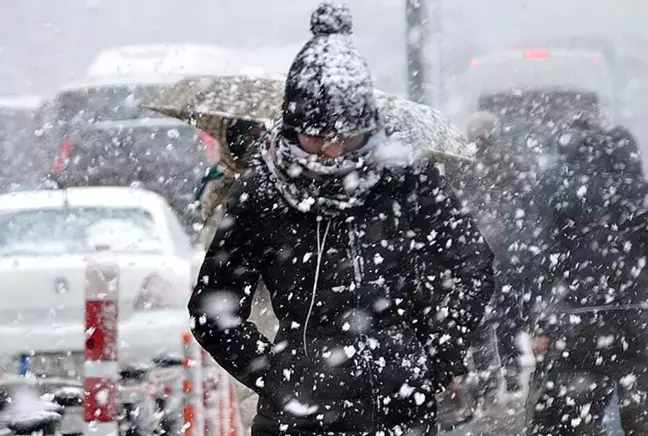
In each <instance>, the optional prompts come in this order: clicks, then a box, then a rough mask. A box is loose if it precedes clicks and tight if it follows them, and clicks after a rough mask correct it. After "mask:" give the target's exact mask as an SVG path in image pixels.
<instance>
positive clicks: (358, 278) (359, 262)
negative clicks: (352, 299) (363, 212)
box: [348, 221, 364, 286]
mask: <svg viewBox="0 0 648 436" xmlns="http://www.w3.org/2000/svg"><path fill="white" fill-rule="evenodd" d="M348 234H349V247H350V250H349V251H350V257H351V260H352V262H353V275H354V279H355V284H356V286H359V285H360V283H361V282H362V278H363V276H364V259H363V257H362V252H361V251H360V248H359V247H358V244H357V243H356V242H357V241H356V234H358V226H357V225H356V224H355V223H354V222H352V221H349V231H348Z"/></svg>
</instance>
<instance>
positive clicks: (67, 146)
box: [54, 138, 76, 174]
mask: <svg viewBox="0 0 648 436" xmlns="http://www.w3.org/2000/svg"><path fill="white" fill-rule="evenodd" d="M75 142H76V140H75V139H74V138H67V139H66V140H65V141H63V142H62V143H61V147H60V148H59V151H58V153H57V155H56V161H55V162H54V173H55V174H60V173H62V172H63V170H64V169H65V162H66V161H67V160H68V158H69V157H70V155H71V154H72V151H73V150H74V143H75Z"/></svg>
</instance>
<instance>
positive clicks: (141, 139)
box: [52, 118, 217, 233]
mask: <svg viewBox="0 0 648 436" xmlns="http://www.w3.org/2000/svg"><path fill="white" fill-rule="evenodd" d="M216 153H217V151H216V143H215V140H214V139H213V138H211V137H210V136H208V135H206V134H204V133H201V132H200V131H199V130H197V129H195V128H194V127H192V126H190V125H187V124H185V123H183V122H181V121H178V120H174V119H167V118H142V119H136V120H121V121H103V122H95V123H92V124H88V125H86V126H85V127H84V128H81V129H79V130H77V131H76V132H73V133H71V134H70V135H69V136H67V137H66V138H65V139H64V140H63V142H62V143H61V146H60V148H59V152H58V155H57V157H56V160H55V162H54V166H53V168H52V178H53V179H54V180H55V182H56V183H57V184H58V185H59V186H61V187H70V186H142V187H144V188H146V189H149V190H151V191H154V192H156V193H158V194H160V195H162V196H163V197H164V198H165V199H166V200H167V201H168V202H169V204H170V205H171V207H172V208H173V209H174V210H175V211H176V212H177V213H178V215H179V216H180V218H181V220H182V223H183V224H184V226H185V227H186V228H187V230H188V231H192V230H195V227H194V225H195V224H197V223H198V222H199V221H200V220H199V218H198V217H197V213H196V212H195V211H194V209H193V208H192V207H191V204H192V203H193V190H194V188H195V187H196V186H197V185H198V182H199V180H200V179H201V177H202V176H203V174H204V172H205V171H206V169H207V168H208V167H209V166H210V164H211V163H212V162H214V161H215V159H216ZM192 233H193V232H192Z"/></svg>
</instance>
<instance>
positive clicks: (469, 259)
mask: <svg viewBox="0 0 648 436" xmlns="http://www.w3.org/2000/svg"><path fill="white" fill-rule="evenodd" d="M415 177H416V178H417V180H416V191H415V195H412V196H410V201H413V202H414V210H415V216H414V220H413V221H414V222H413V225H414V227H415V235H416V236H415V238H416V239H417V241H416V242H417V244H414V246H419V247H420V249H419V250H418V251H417V253H416V256H417V261H416V264H417V269H418V271H417V274H416V275H417V279H416V280H417V283H418V286H417V288H418V291H417V293H418V294H419V296H420V298H421V299H422V303H423V304H422V307H424V309H423V314H424V322H423V327H424V331H425V333H426V336H427V340H426V343H427V346H428V350H429V353H430V356H431V358H432V365H433V366H434V367H436V368H437V370H438V371H439V372H440V374H439V375H440V377H441V380H439V381H440V382H441V383H447V382H448V381H449V380H450V379H451V378H452V376H453V375H454V374H455V373H456V371H458V370H461V365H462V363H463V359H464V357H465V355H466V351H467V349H468V347H469V346H470V343H471V341H472V337H473V336H474V332H475V331H476V330H477V328H478V326H479V324H480V323H481V321H482V318H483V316H484V311H485V308H486V305H487V304H488V303H489V301H490V299H491V297H492V295H493V291H494V289H495V283H494V282H495V280H494V273H493V258H494V256H493V253H492V251H491V249H490V247H489V246H488V244H487V242H486V241H485V240H484V238H483V237H482V235H481V233H480V232H479V230H478V228H477V226H476V224H475V223H474V221H473V219H472V218H471V217H470V215H468V213H467V212H466V211H465V210H462V206H461V203H460V202H459V200H458V198H457V197H456V195H455V193H454V192H453V190H452V188H451V187H450V186H449V185H448V184H447V182H446V179H445V177H443V176H442V175H441V174H440V173H439V171H438V170H437V169H436V167H435V166H434V165H432V164H429V165H427V166H426V167H425V169H424V170H422V171H421V172H420V173H419V174H417V175H416V176H415Z"/></svg>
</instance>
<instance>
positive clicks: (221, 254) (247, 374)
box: [188, 177, 272, 393]
mask: <svg viewBox="0 0 648 436" xmlns="http://www.w3.org/2000/svg"><path fill="white" fill-rule="evenodd" d="M242 179H244V177H242V178H241V179H239V180H238V181H237V182H236V183H235V184H234V187H233V188H232V190H231V192H230V195H229V198H228V200H227V205H226V214H225V216H224V217H223V219H222V220H221V222H220V224H219V227H218V229H217V231H216V235H215V236H214V239H213V241H212V243H211V246H210V247H209V249H208V251H207V254H206V256H205V260H204V262H203V264H202V267H201V269H200V273H199V275H198V282H197V284H196V287H195V288H194V291H193V294H192V296H191V299H190V301H189V307H188V308H189V314H190V316H191V329H192V332H193V334H194V336H195V337H196V339H197V340H198V342H199V343H200V345H202V347H203V348H204V349H205V350H206V351H207V352H208V353H209V354H210V355H211V356H212V357H213V358H214V359H215V360H216V361H217V362H218V364H219V365H221V366H222V367H223V368H224V369H225V370H226V371H227V372H229V373H230V374H231V375H232V376H234V377H235V378H236V379H237V380H239V381H240V382H241V383H243V384H244V385H246V386H247V387H249V388H250V389H252V390H254V391H256V392H257V393H259V392H261V390H262V388H263V387H264V384H265V382H264V375H265V374H266V372H267V368H268V364H269V358H270V354H271V353H272V343H271V342H270V341H269V340H268V338H266V337H265V336H263V335H262V334H261V333H260V332H259V331H258V329H257V327H256V325H254V324H253V323H251V322H249V321H248V318H249V316H250V311H251V306H252V300H253V297H254V292H255V290H256V288H257V283H258V281H259V276H260V273H259V262H260V253H259V251H257V250H256V247H255V242H256V241H257V240H258V238H257V236H258V235H257V232H258V228H259V226H258V218H257V215H256V213H255V211H254V207H253V205H252V204H251V203H252V200H251V199H250V197H251V195H248V194H247V192H246V191H247V189H248V188H247V186H246V185H247V182H246V181H245V180H242Z"/></svg>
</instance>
